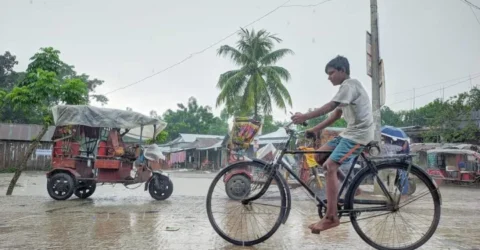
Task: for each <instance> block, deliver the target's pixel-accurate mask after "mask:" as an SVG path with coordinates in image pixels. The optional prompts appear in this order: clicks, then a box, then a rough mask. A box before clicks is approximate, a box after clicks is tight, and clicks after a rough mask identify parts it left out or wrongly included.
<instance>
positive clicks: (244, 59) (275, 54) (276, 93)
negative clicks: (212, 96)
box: [216, 29, 293, 118]
mask: <svg viewBox="0 0 480 250" xmlns="http://www.w3.org/2000/svg"><path fill="white" fill-rule="evenodd" d="M238 35H239V36H240V40H239V41H238V42H237V46H236V48H234V47H231V46H229V45H223V46H221V47H220V48H219V49H218V55H223V56H230V58H231V59H232V60H233V62H235V64H237V65H238V66H240V69H236V70H231V71H227V72H225V73H223V74H221V75H220V78H219V80H218V83H217V87H218V88H219V89H221V92H220V94H219V95H218V97H217V103H216V105H217V107H218V106H220V105H222V104H225V106H226V107H227V109H228V110H231V109H232V107H234V108H235V109H236V110H237V111H238V110H240V111H242V112H244V113H249V112H251V111H253V114H254V116H255V118H258V117H259V114H260V113H262V114H263V115H268V114H270V113H271V112H272V100H273V101H274V102H275V104H276V106H277V107H278V108H281V109H284V110H285V111H286V106H287V104H288V105H289V106H292V99H291V98H290V94H289V93H288V90H287V88H285V86H284V85H283V82H282V81H285V82H286V81H288V80H289V79H290V73H289V72H288V70H286V69H285V68H283V67H280V66H275V63H276V62H278V61H279V60H280V59H281V58H283V57H284V56H286V55H287V54H293V51H292V50H290V49H279V50H275V51H273V47H274V42H277V43H280V42H281V41H282V40H281V39H280V38H278V37H276V36H275V35H272V34H270V33H269V32H267V31H265V30H260V31H258V32H255V30H253V29H252V31H248V30H245V29H241V30H240V31H239V32H238ZM238 101H240V102H238Z"/></svg>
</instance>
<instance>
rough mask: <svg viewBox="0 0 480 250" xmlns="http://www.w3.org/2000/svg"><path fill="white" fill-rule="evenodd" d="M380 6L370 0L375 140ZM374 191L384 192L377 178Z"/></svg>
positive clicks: (378, 115)
mask: <svg viewBox="0 0 480 250" xmlns="http://www.w3.org/2000/svg"><path fill="white" fill-rule="evenodd" d="M377 9H378V6H377V0H370V18H371V28H370V29H371V31H370V33H371V34H372V36H371V39H372V40H371V44H372V112H373V123H374V125H375V137H374V140H375V141H378V142H381V121H382V117H381V113H380V49H379V43H378V10H377ZM378 177H380V179H381V180H382V181H383V182H384V181H385V177H386V176H385V173H383V172H382V173H380V174H379V176H378ZM373 193H374V194H375V195H381V194H383V193H382V191H381V189H380V186H379V185H378V183H377V180H374V185H373Z"/></svg>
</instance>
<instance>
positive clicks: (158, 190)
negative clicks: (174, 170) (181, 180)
mask: <svg viewBox="0 0 480 250" xmlns="http://www.w3.org/2000/svg"><path fill="white" fill-rule="evenodd" d="M148 192H149V193H150V196H152V198H154V199H155V200H159V201H162V200H166V199H168V197H170V195H172V193H173V182H172V180H171V179H170V178H168V177H167V176H164V175H161V174H154V175H153V178H152V179H151V180H150V182H149V183H148Z"/></svg>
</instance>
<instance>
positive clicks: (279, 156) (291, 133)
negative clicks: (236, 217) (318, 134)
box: [242, 126, 394, 214]
mask: <svg viewBox="0 0 480 250" xmlns="http://www.w3.org/2000/svg"><path fill="white" fill-rule="evenodd" d="M287 127H288V126H287ZM287 134H289V138H288V140H287V142H286V144H285V145H289V144H290V142H291V140H292V139H293V137H294V136H295V131H293V130H291V129H288V128H287ZM312 153H313V154H328V155H330V154H331V153H332V151H322V150H308V151H307V150H288V149H287V146H285V147H284V148H283V149H282V151H281V152H280V153H277V154H276V156H275V159H274V160H273V162H272V163H271V164H269V165H268V166H270V167H273V168H274V169H273V171H272V173H273V174H271V175H269V177H268V179H267V181H266V182H265V186H264V187H263V188H262V190H260V192H259V193H258V194H257V195H255V196H253V197H251V198H249V199H245V200H242V203H243V204H248V203H249V202H250V201H254V200H256V199H258V198H260V197H261V196H262V195H264V194H265V192H266V191H267V189H268V188H269V186H270V184H271V182H272V180H273V178H274V175H275V174H278V171H279V168H281V167H283V166H282V164H281V163H282V159H283V156H284V155H285V154H312ZM360 156H361V157H362V158H363V159H364V161H365V162H366V163H367V167H368V168H369V169H371V170H372V171H373V172H374V173H375V177H376V181H377V183H378V185H379V187H380V189H381V190H382V192H383V193H384V194H385V196H387V197H388V199H389V201H390V204H391V203H393V202H394V199H393V197H392V195H391V194H390V192H388V190H387V188H386V187H385V185H384V184H383V182H382V181H381V180H380V178H379V177H378V175H377V173H378V172H377V169H376V167H375V164H373V163H372V161H371V160H369V159H368V158H367V157H366V156H365V154H364V153H363V152H362V153H361V154H360ZM358 157H359V156H357V157H355V158H354V159H353V161H352V165H351V167H350V169H349V170H348V173H347V175H346V176H345V180H344V181H343V183H342V185H341V187H340V189H339V192H338V202H339V203H342V200H341V199H340V196H341V194H342V192H343V190H344V189H345V188H346V186H347V183H349V182H350V181H349V177H350V175H351V174H352V172H353V169H354V166H355V164H356V163H357V160H358ZM283 168H284V169H285V170H286V171H287V172H288V173H289V174H290V175H292V176H293V178H294V179H295V180H297V181H298V182H299V183H300V184H301V185H302V186H303V188H305V189H306V190H307V192H308V193H309V194H310V195H312V196H313V197H315V200H316V201H317V202H318V203H319V204H318V206H326V202H325V201H323V200H321V199H320V198H319V197H317V196H316V195H315V193H314V192H313V190H312V189H311V188H310V187H309V186H308V185H307V184H305V183H304V182H303V181H302V180H301V179H300V177H299V176H298V175H297V174H296V173H295V172H293V170H292V169H290V168H288V167H283ZM267 170H269V169H267ZM327 202H328V200H327ZM354 203H357V204H368V205H385V207H378V208H377V207H375V208H374V207H372V208H364V209H354V211H355V212H373V211H386V210H387V209H388V208H389V207H388V204H389V203H388V202H386V201H380V200H357V199H355V200H354ZM345 212H346V211H345V210H340V211H339V213H340V214H342V213H345ZM349 212H352V211H349Z"/></svg>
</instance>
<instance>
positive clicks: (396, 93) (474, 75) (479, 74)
mask: <svg viewBox="0 0 480 250" xmlns="http://www.w3.org/2000/svg"><path fill="white" fill-rule="evenodd" d="M477 76H480V72H478V73H475V74H473V75H467V76H462V77H457V78H454V79H450V80H447V81H443V82H437V83H433V84H429V85H425V86H420V87H416V88H415V89H416V90H418V89H424V88H428V87H431V86H435V85H440V84H445V83H449V82H453V81H459V80H461V79H464V78H468V79H470V78H471V77H477ZM411 91H413V89H409V90H404V91H400V92H395V93H393V94H390V96H392V95H398V94H403V93H408V92H411Z"/></svg>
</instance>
